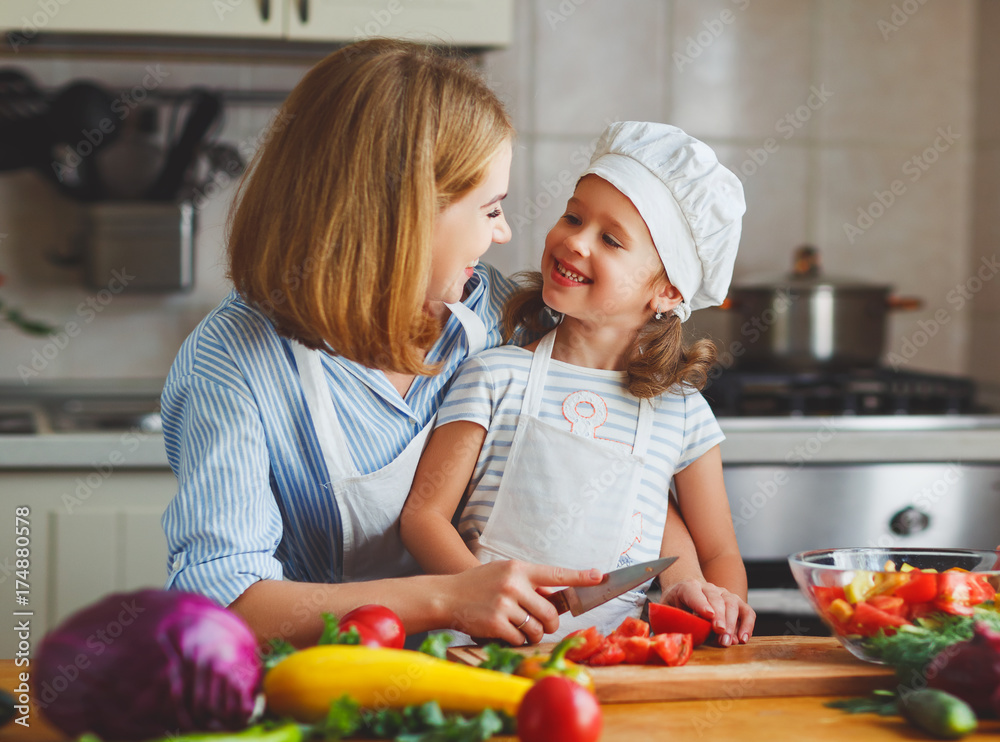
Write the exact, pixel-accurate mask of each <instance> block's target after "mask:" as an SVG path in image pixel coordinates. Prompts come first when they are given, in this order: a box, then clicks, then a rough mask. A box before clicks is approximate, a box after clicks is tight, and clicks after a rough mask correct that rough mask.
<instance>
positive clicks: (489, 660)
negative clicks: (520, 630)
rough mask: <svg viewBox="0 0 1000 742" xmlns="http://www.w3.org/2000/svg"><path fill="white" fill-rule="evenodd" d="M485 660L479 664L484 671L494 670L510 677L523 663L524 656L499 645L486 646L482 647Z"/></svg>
mask: <svg viewBox="0 0 1000 742" xmlns="http://www.w3.org/2000/svg"><path fill="white" fill-rule="evenodd" d="M483 650H484V651H485V652H486V659H484V660H483V661H482V662H480V663H479V666H480V667H481V668H483V669H484V670H496V671H497V672H505V673H507V674H508V675H512V674H513V673H514V672H516V671H517V668H518V666H519V665H520V664H521V663H522V662H523V661H524V655H523V654H521V653H520V652H515V651H514V650H513V649H508V648H507V647H505V646H503V645H501V644H487V645H486V646H485V647H483Z"/></svg>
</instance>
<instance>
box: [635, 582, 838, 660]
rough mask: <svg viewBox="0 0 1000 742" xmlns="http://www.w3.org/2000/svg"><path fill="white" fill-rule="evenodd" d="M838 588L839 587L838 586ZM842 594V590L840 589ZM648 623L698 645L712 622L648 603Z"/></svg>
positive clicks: (708, 630) (664, 632) (670, 606)
mask: <svg viewBox="0 0 1000 742" xmlns="http://www.w3.org/2000/svg"><path fill="white" fill-rule="evenodd" d="M838 589H839V588H838ZM841 594H843V590H841ZM649 625H650V627H651V628H652V629H653V634H654V635H655V634H690V635H691V640H692V642H693V645H694V646H696V647H697V646H700V645H701V644H703V643H704V642H705V640H706V639H707V638H708V636H709V634H711V633H712V624H711V622H709V621H706V620H705V619H704V618H702V617H701V616H696V615H694V614H693V613H689V612H688V611H684V610H681V609H680V608H674V607H673V606H672V605H663V604H662V603H650V604H649Z"/></svg>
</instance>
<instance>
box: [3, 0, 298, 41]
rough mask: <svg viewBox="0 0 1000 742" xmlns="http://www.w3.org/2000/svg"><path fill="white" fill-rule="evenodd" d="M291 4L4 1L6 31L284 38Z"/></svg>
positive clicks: (249, 0) (251, 0) (266, 0)
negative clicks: (284, 22) (286, 12)
mask: <svg viewBox="0 0 1000 742" xmlns="http://www.w3.org/2000/svg"><path fill="white" fill-rule="evenodd" d="M287 1H288V0H3V2H2V3H0V28H2V29H4V30H5V31H7V32H8V34H10V33H14V34H17V33H20V34H22V35H23V36H25V37H27V38H28V39H30V38H33V37H34V36H35V35H36V34H38V33H96V34H137V35H164V34H167V35H190V36H224V37H239V38H280V37H281V35H282V31H283V29H282V27H281V21H282V17H283V15H284V13H283V7H284V4H285V2H287Z"/></svg>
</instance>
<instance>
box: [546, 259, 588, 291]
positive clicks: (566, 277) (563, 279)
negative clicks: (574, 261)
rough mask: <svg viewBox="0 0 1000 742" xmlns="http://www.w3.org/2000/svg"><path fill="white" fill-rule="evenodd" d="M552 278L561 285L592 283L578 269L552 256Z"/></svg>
mask: <svg viewBox="0 0 1000 742" xmlns="http://www.w3.org/2000/svg"><path fill="white" fill-rule="evenodd" d="M552 280H553V281H555V282H556V283H558V284H560V285H561V286H584V285H586V284H588V283H593V281H592V280H590V279H589V278H587V277H586V276H585V275H583V274H582V273H581V272H580V271H579V270H577V269H576V268H575V267H574V266H572V265H570V264H569V263H563V262H560V261H559V260H556V259H555V258H553V265H552Z"/></svg>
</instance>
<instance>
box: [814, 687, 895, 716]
mask: <svg viewBox="0 0 1000 742" xmlns="http://www.w3.org/2000/svg"><path fill="white" fill-rule="evenodd" d="M872 695H873V696H874V697H873V698H869V697H868V696H859V697H857V698H842V699H838V700H836V701H827V702H826V703H824V704H823V705H824V706H827V707H829V708H832V709H841V710H843V711H846V712H847V713H848V714H878V715H879V716H893V715H895V714H898V713H899V703H898V701H897V699H896V694H895V693H893V692H892V691H889V690H876V691H873V692H872Z"/></svg>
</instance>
